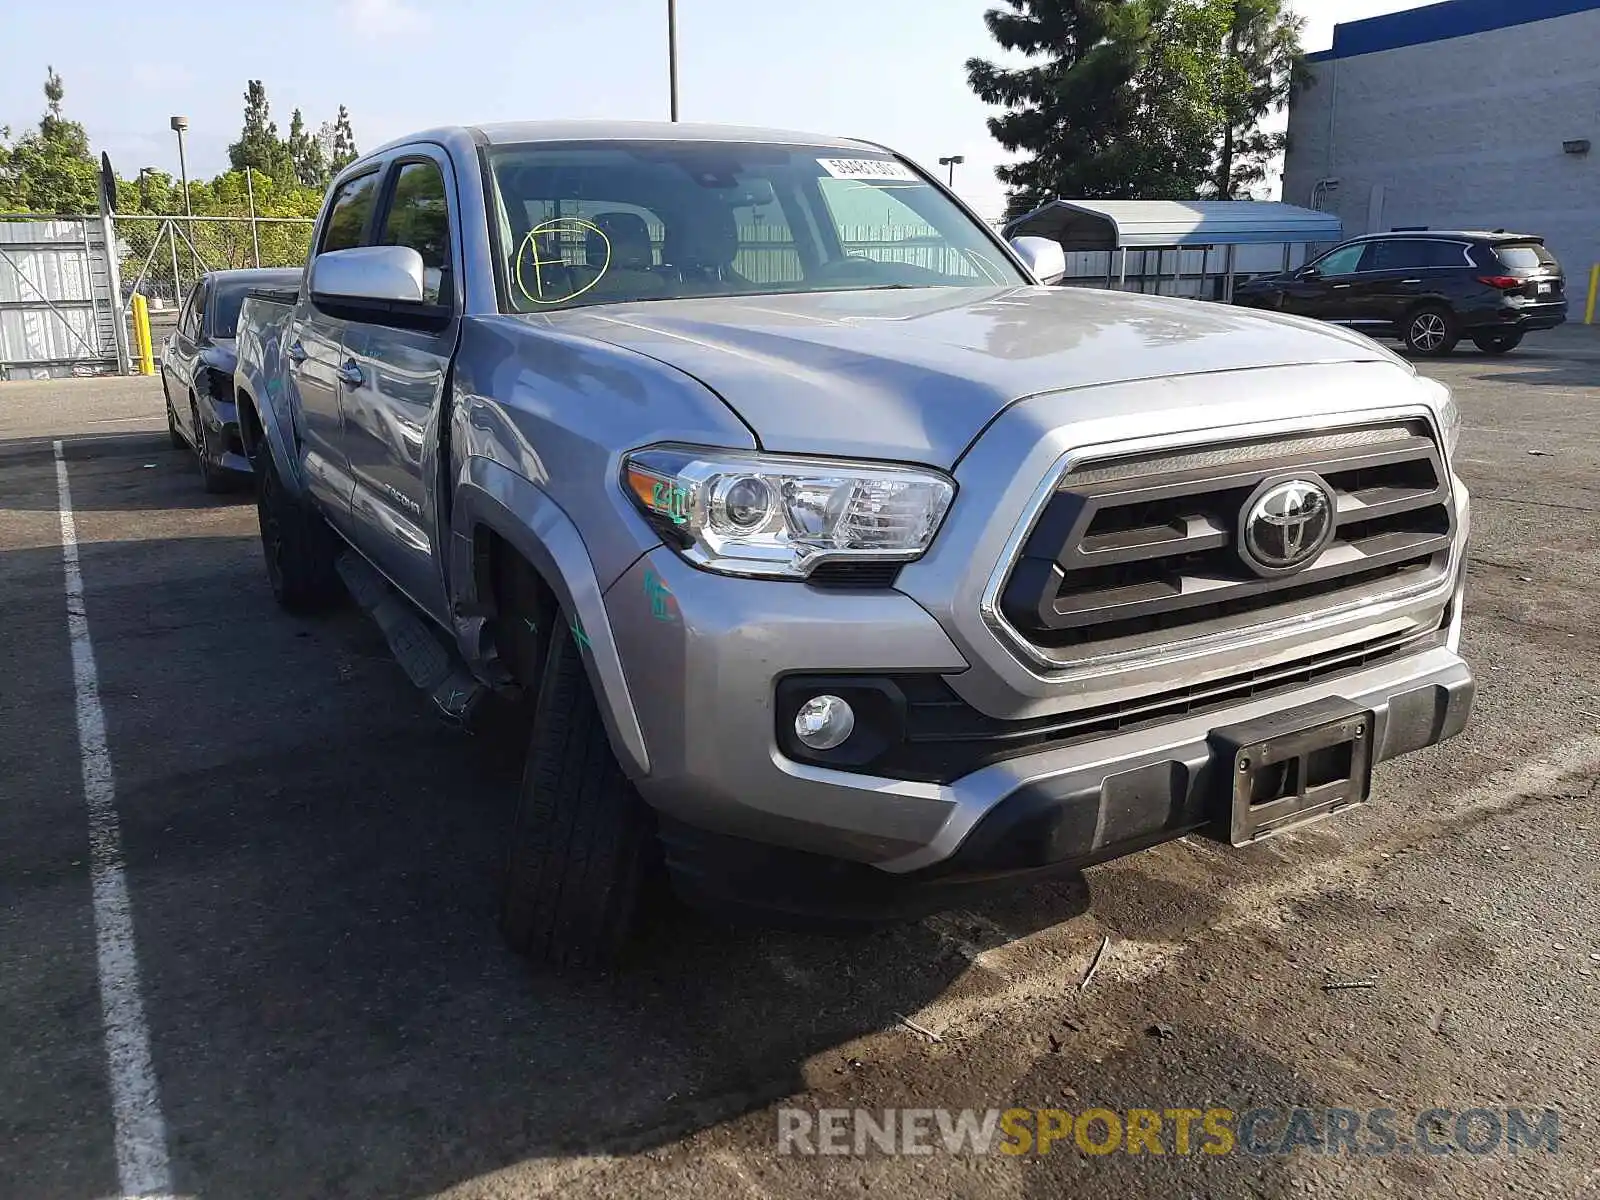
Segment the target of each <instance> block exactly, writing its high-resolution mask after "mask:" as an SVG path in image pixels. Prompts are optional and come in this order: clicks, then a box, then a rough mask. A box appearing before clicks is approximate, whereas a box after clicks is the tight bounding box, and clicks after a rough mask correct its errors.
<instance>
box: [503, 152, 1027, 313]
mask: <svg viewBox="0 0 1600 1200" xmlns="http://www.w3.org/2000/svg"><path fill="white" fill-rule="evenodd" d="M488 153H489V166H490V170H489V174H490V177H491V179H492V181H493V186H494V191H495V203H496V207H497V208H498V210H499V211H498V214H497V215H498V224H499V231H498V232H499V252H500V255H501V266H502V277H501V280H500V286H501V296H500V303H501V308H502V309H503V310H505V311H509V312H523V313H526V312H547V311H549V310H551V309H557V308H569V307H575V306H578V305H585V304H606V303H614V302H619V301H637V300H668V299H677V298H680V297H686V296H735V295H760V294H763V293H768V294H770V293H777V292H819V291H840V290H845V289H852V288H884V287H994V286H997V285H1013V284H1022V283H1027V282H1028V280H1026V279H1025V278H1023V276H1022V274H1021V273H1020V272H1019V271H1018V270H1017V268H1016V267H1015V266H1014V265H1013V264H1012V263H1011V262H1010V261H1009V260H1008V259H1007V258H1006V257H1005V255H1004V254H1003V253H1002V252H1001V251H1000V249H999V248H998V247H997V246H996V245H995V243H994V242H993V241H992V240H991V239H990V238H989V237H988V236H987V235H986V233H985V231H984V230H983V229H982V228H981V227H980V226H978V225H977V224H976V223H975V222H974V221H973V220H972V218H971V217H969V216H968V215H967V214H966V213H965V212H963V211H962V210H961V209H960V208H958V207H957V206H956V205H955V204H954V203H952V202H951V201H950V199H949V198H948V197H946V196H945V195H944V194H943V193H942V192H940V191H939V190H938V189H937V188H935V187H933V186H932V185H930V184H929V183H928V182H927V181H926V180H924V179H923V178H922V177H921V176H920V175H918V174H917V173H916V172H915V171H913V170H912V169H911V168H910V167H909V166H907V165H906V164H905V163H903V162H901V161H900V160H899V159H897V158H893V157H891V156H889V155H887V154H881V153H874V152H872V151H863V150H829V149H808V148H801V147H792V146H776V145H761V144H750V143H744V142H729V143H721V142H604V143H589V144H578V143H562V144H560V145H557V146H503V147H497V148H494V149H491V150H490V151H489V152H488Z"/></svg>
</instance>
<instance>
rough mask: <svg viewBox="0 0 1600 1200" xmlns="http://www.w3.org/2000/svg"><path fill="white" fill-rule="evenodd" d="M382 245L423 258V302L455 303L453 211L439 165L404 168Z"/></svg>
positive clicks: (397, 175) (396, 184) (415, 164)
mask: <svg viewBox="0 0 1600 1200" xmlns="http://www.w3.org/2000/svg"><path fill="white" fill-rule="evenodd" d="M378 245H380V246H409V247H411V249H413V250H415V251H416V252H417V253H418V254H420V255H421V256H422V281H423V282H422V299H423V301H424V302H425V303H428V304H446V305H447V304H450V303H451V298H452V289H451V269H450V268H451V259H450V209H449V204H448V202H447V201H446V200H445V191H444V176H443V175H442V174H441V173H440V171H439V168H438V166H437V164H435V163H432V162H408V163H401V164H400V168H399V170H398V171H396V173H395V177H394V194H393V196H392V197H391V198H390V200H389V211H388V212H387V213H386V214H385V215H384V218H383V228H382V229H381V230H380V231H379V233H378Z"/></svg>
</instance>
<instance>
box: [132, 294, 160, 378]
mask: <svg viewBox="0 0 1600 1200" xmlns="http://www.w3.org/2000/svg"><path fill="white" fill-rule="evenodd" d="M133 346H134V351H135V353H136V354H137V355H138V358H139V374H141V375H154V374H155V373H156V356H155V352H154V350H153V349H152V347H151V345H150V305H149V304H147V303H146V302H145V298H144V295H143V293H140V292H135V293H134V294H133Z"/></svg>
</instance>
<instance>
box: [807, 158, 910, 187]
mask: <svg viewBox="0 0 1600 1200" xmlns="http://www.w3.org/2000/svg"><path fill="white" fill-rule="evenodd" d="M817 162H818V164H819V165H820V166H821V167H822V169H823V170H824V171H826V172H827V173H828V174H829V175H832V176H833V177H834V178H835V179H899V180H902V181H906V182H912V181H915V180H916V178H917V177H916V175H915V173H913V171H912V170H911V168H910V167H908V166H906V165H905V163H900V162H893V161H891V160H890V159H887V158H819V159H817Z"/></svg>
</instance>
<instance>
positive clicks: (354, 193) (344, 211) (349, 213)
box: [317, 171, 378, 254]
mask: <svg viewBox="0 0 1600 1200" xmlns="http://www.w3.org/2000/svg"><path fill="white" fill-rule="evenodd" d="M377 199H378V173H377V172H376V171H373V172H371V173H370V174H367V175H363V176H361V177H360V178H359V179H352V180H351V181H350V182H349V183H347V184H345V185H344V186H343V187H341V188H340V189H339V191H338V194H337V195H335V196H334V198H333V209H332V211H331V212H329V213H328V224H327V227H326V228H325V229H324V230H323V231H322V245H320V246H318V247H317V253H318V254H321V253H323V252H324V251H326V250H348V249H350V248H351V247H352V246H359V245H361V235H362V233H363V232H365V230H366V228H367V218H368V217H370V216H371V215H372V206H373V204H374V203H375V202H376V201H377Z"/></svg>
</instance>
